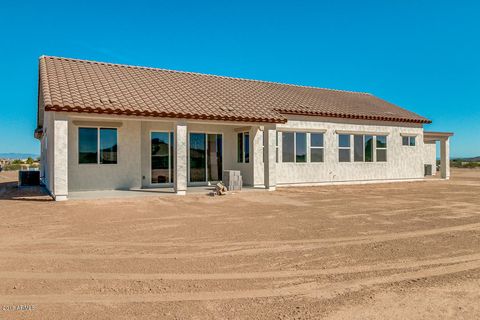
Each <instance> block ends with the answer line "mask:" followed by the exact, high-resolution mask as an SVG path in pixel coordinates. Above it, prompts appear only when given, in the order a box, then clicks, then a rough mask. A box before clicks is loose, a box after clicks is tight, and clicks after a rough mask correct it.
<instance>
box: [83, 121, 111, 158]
mask: <svg viewBox="0 0 480 320" xmlns="http://www.w3.org/2000/svg"><path fill="white" fill-rule="evenodd" d="M117 149H118V144H117V129H115V128H113V129H112V128H78V163H96V164H97V163H101V164H116V163H117V153H118V150H117ZM99 155H100V156H99Z"/></svg>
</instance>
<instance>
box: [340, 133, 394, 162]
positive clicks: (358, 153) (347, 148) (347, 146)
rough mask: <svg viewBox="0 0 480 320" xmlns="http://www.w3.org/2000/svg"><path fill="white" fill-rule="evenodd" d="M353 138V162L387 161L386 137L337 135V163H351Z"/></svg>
mask: <svg viewBox="0 0 480 320" xmlns="http://www.w3.org/2000/svg"><path fill="white" fill-rule="evenodd" d="M352 137H353V161H354V162H374V161H376V162H385V161H387V136H381V135H378V136H374V135H364V134H362V135H357V134H355V135H350V134H340V135H338V161H339V162H351V161H352V159H351V149H352Z"/></svg>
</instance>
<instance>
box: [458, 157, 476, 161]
mask: <svg viewBox="0 0 480 320" xmlns="http://www.w3.org/2000/svg"><path fill="white" fill-rule="evenodd" d="M453 160H454V161H461V162H480V157H473V158H455V159H453Z"/></svg>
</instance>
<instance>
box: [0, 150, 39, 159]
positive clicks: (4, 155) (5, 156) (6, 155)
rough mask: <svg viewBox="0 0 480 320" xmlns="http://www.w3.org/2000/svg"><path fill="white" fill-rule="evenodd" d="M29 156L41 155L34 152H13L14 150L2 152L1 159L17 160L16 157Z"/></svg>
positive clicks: (24, 157) (36, 156) (25, 157)
mask: <svg viewBox="0 0 480 320" xmlns="http://www.w3.org/2000/svg"><path fill="white" fill-rule="evenodd" d="M28 157H30V158H33V159H36V158H38V157H39V155H38V154H34V153H13V152H9V153H0V159H11V160H15V159H27V158H28Z"/></svg>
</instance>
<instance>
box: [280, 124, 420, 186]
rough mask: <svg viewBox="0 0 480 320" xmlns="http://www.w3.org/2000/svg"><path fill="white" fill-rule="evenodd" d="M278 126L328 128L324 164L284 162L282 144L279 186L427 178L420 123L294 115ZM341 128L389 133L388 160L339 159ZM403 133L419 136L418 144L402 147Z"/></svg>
mask: <svg viewBox="0 0 480 320" xmlns="http://www.w3.org/2000/svg"><path fill="white" fill-rule="evenodd" d="M277 128H278V130H279V131H295V130H302V131H307V132H308V130H325V134H324V144H325V149H324V150H325V151H324V157H325V158H324V160H325V161H324V162H322V163H308V162H307V163H282V162H281V153H282V144H281V143H279V154H280V162H279V163H278V165H277V184H279V185H282V184H302V183H323V182H325V183H331V182H351V181H372V180H399V179H420V178H422V177H423V173H424V161H423V159H424V151H423V148H424V145H423V129H422V127H421V126H420V125H418V126H415V125H409V126H404V125H402V124H399V123H389V122H369V121H360V120H356V121H349V120H347V119H341V120H334V119H327V118H313V117H309V118H305V117H290V119H289V121H288V123H286V124H281V125H278V126H277ZM337 130H344V131H351V132H359V133H362V132H372V133H375V132H377V133H387V134H388V136H387V162H339V161H338V134H337V133H336V131H337ZM402 133H403V134H406V133H408V134H413V135H416V136H417V140H416V141H417V146H416V147H406V146H402V137H401V135H400V134H402ZM307 152H308V151H307ZM352 159H353V157H352Z"/></svg>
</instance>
